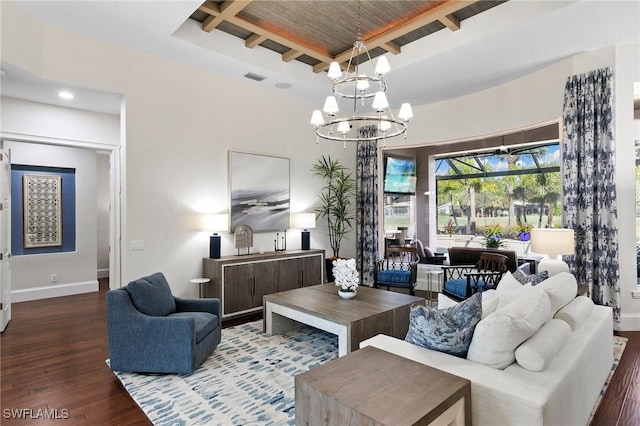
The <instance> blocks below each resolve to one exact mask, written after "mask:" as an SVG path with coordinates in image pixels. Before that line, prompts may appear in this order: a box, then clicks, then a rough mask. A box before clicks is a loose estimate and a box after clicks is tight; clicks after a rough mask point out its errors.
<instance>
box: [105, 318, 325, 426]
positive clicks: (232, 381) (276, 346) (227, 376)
mask: <svg viewBox="0 0 640 426" xmlns="http://www.w3.org/2000/svg"><path fill="white" fill-rule="evenodd" d="M337 357H338V338H337V336H335V335H333V334H330V333H326V332H324V331H321V330H317V329H314V328H311V327H306V326H305V327H303V328H300V329H298V330H295V331H291V332H288V333H286V334H283V335H274V336H269V335H266V334H263V333H262V321H255V322H251V323H247V324H243V325H239V326H235V327H229V328H225V329H223V330H222V341H221V342H220V344H219V345H218V347H217V348H216V350H215V351H214V352H213V354H212V355H211V356H210V357H209V358H208V359H207V360H206V361H205V362H204V363H203V364H202V366H201V367H200V368H199V369H197V370H196V371H195V372H194V373H193V374H191V375H176V374H169V375H144V374H136V373H120V372H115V374H116V376H117V377H118V379H120V381H121V382H122V384H123V385H124V387H125V388H126V390H127V392H129V394H130V395H131V397H132V398H133V399H134V400H135V401H136V403H137V404H138V405H139V406H140V408H142V410H143V411H144V412H145V414H146V415H147V417H149V419H150V420H151V422H152V423H153V424H154V425H172V426H176V425H225V426H226V425H258V424H260V425H269V424H272V425H286V424H291V425H293V424H295V417H294V410H293V408H294V403H295V395H294V383H293V378H294V376H295V375H297V374H300V373H303V372H305V371H307V370H310V369H312V368H314V367H317V366H318V365H320V364H322V363H324V362H327V361H329V360H331V359H335V358H337Z"/></svg>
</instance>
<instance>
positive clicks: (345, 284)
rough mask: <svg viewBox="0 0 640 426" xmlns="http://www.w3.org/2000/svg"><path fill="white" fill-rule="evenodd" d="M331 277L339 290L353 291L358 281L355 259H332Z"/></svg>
mask: <svg viewBox="0 0 640 426" xmlns="http://www.w3.org/2000/svg"><path fill="white" fill-rule="evenodd" d="M333 278H334V281H335V283H336V287H338V289H339V290H340V291H347V292H355V291H356V289H357V288H358V283H359V282H360V275H359V274H358V271H357V270H356V260H355V259H336V260H334V261H333Z"/></svg>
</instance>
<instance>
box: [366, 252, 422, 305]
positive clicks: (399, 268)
mask: <svg viewBox="0 0 640 426" xmlns="http://www.w3.org/2000/svg"><path fill="white" fill-rule="evenodd" d="M419 261H420V256H419V255H418V252H417V250H416V248H415V247H405V246H389V247H388V248H387V256H386V257H385V258H384V259H381V260H379V261H378V262H377V263H376V269H375V271H374V287H376V288H377V287H386V288H387V290H389V287H399V288H406V289H409V293H410V294H411V295H412V296H415V287H416V282H417V280H418V262H419Z"/></svg>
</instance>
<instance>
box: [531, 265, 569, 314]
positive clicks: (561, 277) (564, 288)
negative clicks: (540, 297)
mask: <svg viewBox="0 0 640 426" xmlns="http://www.w3.org/2000/svg"><path fill="white" fill-rule="evenodd" d="M536 287H540V288H543V289H545V290H546V291H547V293H548V294H549V300H550V301H551V316H552V317H553V316H554V315H555V314H556V312H558V310H559V309H560V308H562V307H563V306H564V305H566V304H567V303H569V302H571V301H572V300H573V299H575V297H576V295H577V294H578V283H577V282H576V277H574V276H573V274H571V273H570V272H560V273H558V274H556V275H554V276H552V277H549V278H547V279H546V280H544V281H542V282H541V283H540V284H538V285H537V286H536Z"/></svg>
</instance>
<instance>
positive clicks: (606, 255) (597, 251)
mask: <svg viewBox="0 0 640 426" xmlns="http://www.w3.org/2000/svg"><path fill="white" fill-rule="evenodd" d="M613 117H614V116H613V72H612V70H611V68H603V69H599V70H595V71H592V72H589V73H587V74H581V75H574V76H571V77H569V78H568V79H567V83H566V85H565V91H564V106H563V120H564V134H563V141H562V173H563V179H562V192H563V200H562V204H563V210H564V219H563V220H564V227H566V228H570V229H573V230H574V231H575V240H576V241H575V245H576V253H575V256H574V257H573V259H571V258H567V259H569V260H568V262H567V263H569V266H570V267H571V270H572V271H573V272H574V274H575V275H576V278H577V280H578V283H581V284H587V285H588V286H589V288H590V294H591V298H592V299H593V301H594V302H595V303H596V304H599V305H606V306H611V307H612V308H613V321H614V328H616V329H618V328H619V325H620V283H619V279H620V271H619V267H618V226H617V217H618V211H617V203H616V182H615V161H614V160H615V157H614V135H613Z"/></svg>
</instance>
